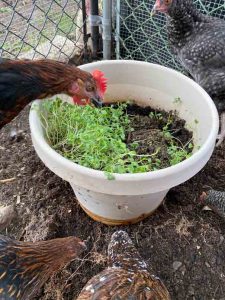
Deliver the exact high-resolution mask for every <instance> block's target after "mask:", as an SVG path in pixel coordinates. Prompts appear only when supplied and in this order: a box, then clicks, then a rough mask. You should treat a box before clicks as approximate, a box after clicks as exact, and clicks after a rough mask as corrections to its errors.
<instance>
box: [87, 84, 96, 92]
mask: <svg viewBox="0 0 225 300" xmlns="http://www.w3.org/2000/svg"><path fill="white" fill-rule="evenodd" d="M86 90H87V92H94V90H95V88H94V87H93V86H91V85H89V86H87V87H86Z"/></svg>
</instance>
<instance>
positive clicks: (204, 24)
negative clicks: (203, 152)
mask: <svg viewBox="0 0 225 300" xmlns="http://www.w3.org/2000/svg"><path fill="white" fill-rule="evenodd" d="M156 11H160V12H163V13H165V14H166V15H167V32H168V39H169V44H170V47H171V50H172V53H173V54H174V55H175V56H176V57H177V58H178V60H179V61H180V62H181V64H182V65H183V67H184V68H185V69H186V70H187V71H188V72H189V73H190V74H191V75H192V77H193V78H194V79H195V81H196V82H197V83H199V85H201V86H202V87H203V88H204V89H205V90H206V91H207V92H208V94H209V95H210V96H211V97H212V99H213V100H214V102H215V104H216V107H217V109H218V111H219V113H221V128H220V134H219V137H218V143H217V145H220V144H221V143H222V141H223V139H224V138H225V21H224V20H221V19H218V18H214V17H211V16H207V15H204V14H202V13H200V11H198V10H197V9H196V7H195V6H194V4H193V2H192V0H156V3H155V5H154V8H153V13H154V12H156Z"/></svg>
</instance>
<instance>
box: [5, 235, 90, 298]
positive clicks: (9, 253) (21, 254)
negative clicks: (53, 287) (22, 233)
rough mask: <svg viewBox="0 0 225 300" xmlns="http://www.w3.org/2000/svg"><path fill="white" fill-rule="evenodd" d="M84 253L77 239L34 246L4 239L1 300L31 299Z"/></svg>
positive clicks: (57, 240) (46, 242) (39, 243)
mask: <svg viewBox="0 0 225 300" xmlns="http://www.w3.org/2000/svg"><path fill="white" fill-rule="evenodd" d="M84 249H85V244H84V243H83V242H82V241H81V240H80V239H79V238H76V237H66V238H59V239H54V240H49V241H40V242H35V243H30V242H19V241H15V240H12V239H10V238H8V237H5V236H3V235H0V300H15V299H17V300H29V299H31V297H33V296H34V295H35V294H36V293H37V291H38V290H39V289H40V288H41V286H43V284H44V283H45V282H46V281H47V280H48V278H49V277H50V276H52V275H53V274H54V273H55V272H57V271H58V270H59V269H61V268H62V267H64V266H65V265H66V264H67V263H69V262H70V261H71V260H73V259H74V258H76V257H77V256H79V254H80V253H81V252H82V250H84Z"/></svg>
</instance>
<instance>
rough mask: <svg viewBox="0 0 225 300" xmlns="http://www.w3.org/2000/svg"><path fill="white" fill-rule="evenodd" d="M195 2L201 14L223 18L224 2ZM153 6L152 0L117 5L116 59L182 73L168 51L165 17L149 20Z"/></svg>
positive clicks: (126, 0) (124, 1) (121, 0)
mask: <svg viewBox="0 0 225 300" xmlns="http://www.w3.org/2000/svg"><path fill="white" fill-rule="evenodd" d="M194 2H195V4H196V5H197V7H198V9H200V10H201V11H202V12H203V13H206V14H208V15H212V16H217V17H220V18H225V3H224V0H195V1H194ZM154 4H155V0H117V1H116V5H115V11H116V30H115V32H116V33H115V38H116V57H117V59H135V60H143V61H148V62H153V63H158V64H161V65H164V66H167V67H171V68H174V69H177V70H182V67H181V66H180V64H179V63H178V62H177V61H176V60H175V59H174V57H173V56H172V54H171V52H170V50H169V47H168V43H167V36H166V28H165V23H166V18H165V16H164V15H163V14H160V13H159V14H157V15H155V16H154V17H151V16H150V12H151V10H152V8H153V5H154Z"/></svg>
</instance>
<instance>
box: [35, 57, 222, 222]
mask: <svg viewBox="0 0 225 300" xmlns="http://www.w3.org/2000/svg"><path fill="white" fill-rule="evenodd" d="M81 69H83V70H86V71H92V70H94V69H100V70H102V71H103V72H104V73H105V75H106V77H107V78H108V80H109V84H108V90H107V94H106V96H105V100H106V101H109V102H110V101H117V100H121V99H126V100H127V99H131V100H135V101H136V102H137V103H139V104H140V105H151V106H152V107H159V108H163V109H165V110H177V111H178V114H179V116H180V117H181V118H183V119H185V120H186V122H187V128H189V129H191V130H192V131H193V132H194V143H195V149H194V152H195V153H194V154H193V155H192V156H191V157H190V158H188V159H187V160H185V161H183V162H181V163H179V164H177V165H175V166H172V167H169V168H165V169H162V170H159V171H154V172H147V173H140V174H115V180H108V179H107V178H106V176H105V174H104V173H103V172H101V171H96V170H93V169H89V168H86V167H82V166H80V165H78V164H75V163H73V162H71V161H69V160H68V159H66V158H64V157H62V156H61V155H59V154H58V153H57V152H55V151H54V150H53V149H52V148H51V147H50V146H49V145H48V143H47V142H46V139H45V136H44V130H43V128H42V126H41V123H40V120H39V116H38V113H37V111H36V110H31V111H30V128H31V135H32V141H33V144H34V147H35V150H36V152H37V154H38V155H39V157H40V158H41V160H42V161H43V162H44V163H45V165H46V166H47V167H48V168H49V169H50V170H52V171H53V172H54V173H55V174H57V175H58V176H60V177H61V178H63V179H64V180H67V181H69V182H70V184H71V186H72V188H73V190H74V192H75V194H76V197H77V199H78V201H79V203H80V205H81V206H82V207H83V209H84V210H85V211H86V212H87V214H88V215H90V216H91V217H92V218H93V219H95V220H98V221H101V222H103V223H106V224H111V225H119V224H129V223H135V222H137V221H139V220H141V219H143V218H144V217H146V216H148V215H149V214H151V213H152V212H153V211H154V210H155V209H156V208H157V207H158V206H159V205H160V204H161V202H162V201H163V198H164V197H165V195H166V193H167V192H168V190H169V189H170V188H172V187H174V186H176V185H178V184H180V183H182V182H184V181H186V180H187V179H189V178H190V177H192V176H194V175H195V174H196V173H197V172H199V171H200V170H201V169H202V168H203V167H204V165H205V164H206V163H207V161H208V160H209V158H210V156H211V154H212V152H213V149H214V146H215V141H216V136H217V133H218V127H219V118H218V113H217V110H216V108H215V105H214V103H213V102H212V100H211V98H210V97H209V95H208V94H207V93H206V92H205V91H204V90H203V89H202V88H201V87H200V86H199V85H198V84H196V83H195V82H194V81H193V80H191V79H189V78H187V77H186V76H184V75H182V74H181V73H179V72H176V71H174V70H172V69H168V68H165V67H162V66H159V65H155V64H150V63H145V62H138V61H102V62H96V63H91V64H87V65H83V66H81ZM176 97H180V98H181V103H175V101H174V98H176ZM36 103H38V105H40V103H41V102H39V101H37V102H36ZM199 146H200V149H199ZM198 149H199V150H198Z"/></svg>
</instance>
